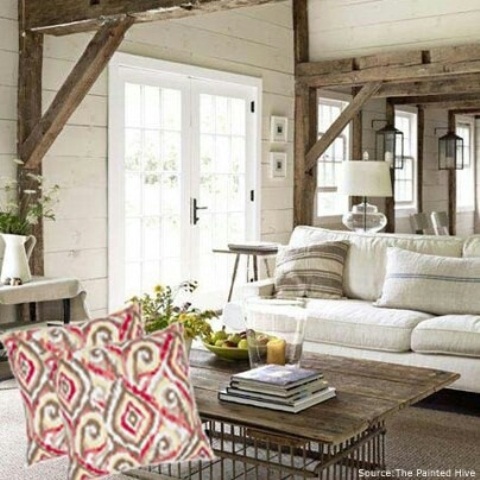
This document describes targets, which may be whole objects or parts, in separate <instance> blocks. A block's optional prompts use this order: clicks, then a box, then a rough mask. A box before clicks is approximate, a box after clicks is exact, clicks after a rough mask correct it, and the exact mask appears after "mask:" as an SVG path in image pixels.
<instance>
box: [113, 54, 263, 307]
mask: <svg viewBox="0 0 480 480" xmlns="http://www.w3.org/2000/svg"><path fill="white" fill-rule="evenodd" d="M175 76H177V78H178V79H179V80H180V79H182V80H183V79H185V78H186V77H187V78H191V79H197V80H200V81H207V82H215V81H217V82H226V83H230V84H238V85H239V86H242V87H251V88H252V99H253V101H254V102H255V109H256V115H255V118H254V122H255V124H254V126H253V131H254V132H255V135H256V138H255V140H254V148H253V150H254V158H252V167H251V176H252V178H250V183H249V189H250V190H254V191H255V202H254V205H253V206H252V209H253V212H254V214H253V216H254V220H253V221H252V222H251V223H250V225H251V228H252V230H253V231H251V232H250V236H251V237H252V239H257V238H258V239H259V238H260V233H261V163H262V162H261V159H262V157H261V152H262V123H263V122H262V92H263V88H262V85H263V83H262V79H261V78H257V77H251V76H246V75H241V74H235V73H229V72H225V71H219V70H211V69H208V68H204V67H197V66H193V65H186V64H181V63H174V62H168V61H164V60H158V59H153V58H147V57H139V56H136V55H131V54H126V53H116V54H115V55H114V56H113V58H112V60H111V61H110V64H109V68H108V128H107V130H108V152H107V165H108V168H107V170H108V189H107V190H108V227H107V232H108V233H107V235H108V308H109V311H113V310H116V309H118V308H120V307H121V306H122V304H123V303H124V302H125V301H126V300H127V299H126V298H122V296H123V289H122V288H118V280H115V279H121V281H122V282H123V275H124V267H123V263H122V262H123V258H122V262H119V261H118V258H119V255H121V254H122V253H124V251H125V238H124V232H125V229H124V215H123V210H122V209H119V208H118V205H123V204H124V203H125V198H124V189H123V182H122V180H121V178H122V176H123V175H124V169H123V165H122V163H121V162H120V161H115V159H120V158H123V154H124V151H125V144H124V133H123V127H124V122H123V120H121V119H122V118H123V116H124V114H125V102H124V95H123V85H124V83H125V82H127V81H128V79H129V77H134V78H135V77H136V78H137V81H139V79H141V82H142V83H143V82H144V83H145V84H149V83H157V84H158V80H159V79H161V78H162V77H164V78H165V79H166V80H167V79H170V80H172V79H174V78H175ZM155 79H156V82H155ZM188 103H191V99H190V98H189V99H188ZM184 105H185V102H184ZM182 143H185V142H182Z"/></svg>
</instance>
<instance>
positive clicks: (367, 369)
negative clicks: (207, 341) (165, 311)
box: [137, 350, 459, 480]
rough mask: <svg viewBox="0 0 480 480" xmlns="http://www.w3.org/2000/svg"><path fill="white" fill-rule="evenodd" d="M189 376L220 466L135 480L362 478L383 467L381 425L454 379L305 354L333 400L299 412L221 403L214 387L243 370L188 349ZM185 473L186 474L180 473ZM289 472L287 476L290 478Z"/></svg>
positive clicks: (157, 472) (165, 470) (162, 471)
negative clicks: (334, 391) (363, 473)
mask: <svg viewBox="0 0 480 480" xmlns="http://www.w3.org/2000/svg"><path fill="white" fill-rule="evenodd" d="M190 364H191V366H192V368H191V377H192V380H193V384H194V386H195V395H196V399H197V404H198V408H199V411H200V414H201V416H202V418H203V419H204V420H205V427H206V431H207V433H208V434H209V435H210V438H211V440H212V445H213V448H214V450H215V453H216V454H217V455H218V457H219V459H220V460H219V461H218V462H213V463H211V464H204V465H203V467H200V466H198V465H189V466H188V467H186V466H184V467H177V466H175V467H174V466H170V467H168V466H167V467H161V468H155V469H153V470H151V473H150V474H146V475H147V476H145V477H142V475H141V474H140V473H139V472H137V473H139V477H140V478H179V477H183V478H198V479H211V480H215V479H218V480H223V479H230V478H248V479H250V478H252V479H270V478H272V479H275V478H279V479H280V478H286V477H288V478H319V479H323V478H326V479H335V478H342V479H348V478H352V479H353V478H359V477H358V474H359V470H360V469H384V468H385V456H384V454H385V434H386V429H385V420H387V419H388V418H389V417H391V416H392V415H394V414H395V413H397V412H398V411H399V410H401V409H403V408H406V407H408V406H410V405H413V404H415V403H416V402H418V401H420V400H422V399H423V398H425V397H428V396H429V395H431V394H432V393H434V392H436V391H438V390H440V389H442V388H444V387H446V386H447V385H450V384H451V383H452V382H454V381H455V380H456V379H458V378H459V375H458V374H456V373H449V372H444V371H440V370H431V369H426V368H416V367H407V366H402V365H395V364H390V363H383V362H374V361H367V360H355V359H351V358H344V357H334V356H327V355H315V354H306V355H304V358H303V359H302V366H305V367H311V368H316V369H319V370H320V371H322V372H323V373H324V376H325V378H326V379H327V380H328V381H329V382H330V384H331V385H333V386H334V387H336V389H337V397H336V398H334V399H331V400H328V401H327V402H325V403H323V404H320V405H317V406H314V407H311V408H309V409H307V410H304V411H303V412H301V413H298V414H290V413H283V412H278V411H273V410H266V409H261V408H256V407H251V406H243V405H238V404H229V403H221V402H219V401H218V400H217V392H218V390H219V388H220V387H221V386H223V385H225V384H227V383H228V381H229V378H230V375H231V374H232V373H234V372H239V371H243V370H247V369H248V363H247V362H239V363H229V362H226V361H223V360H220V359H218V358H217V357H215V356H213V355H212V354H211V353H209V352H204V351H201V350H192V352H191V356H190ZM185 469H187V470H185ZM289 475H290V476H289Z"/></svg>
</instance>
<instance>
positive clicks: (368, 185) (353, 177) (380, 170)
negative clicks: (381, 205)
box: [339, 160, 392, 233]
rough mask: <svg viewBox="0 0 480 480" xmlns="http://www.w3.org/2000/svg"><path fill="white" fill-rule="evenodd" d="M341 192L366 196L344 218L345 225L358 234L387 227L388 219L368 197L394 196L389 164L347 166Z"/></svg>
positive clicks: (374, 162)
mask: <svg viewBox="0 0 480 480" xmlns="http://www.w3.org/2000/svg"><path fill="white" fill-rule="evenodd" d="M339 192H340V193H343V194H345V195H350V196H355V197H363V201H362V203H360V204H358V205H354V206H353V207H352V211H351V212H348V213H346V214H345V215H344V216H343V217H342V222H343V224H344V225H345V226H346V227H347V228H349V229H350V230H354V231H356V232H371V233H375V232H379V231H380V230H381V229H382V228H384V227H385V226H386V225H387V217H386V216H385V215H384V214H383V213H381V212H379V211H378V208H377V207H376V206H375V205H370V204H369V203H367V197H391V196H392V181H391V178H390V166H389V164H388V163H387V162H383V161H371V160H358V161H348V162H344V163H343V177H342V181H341V183H340V188H339Z"/></svg>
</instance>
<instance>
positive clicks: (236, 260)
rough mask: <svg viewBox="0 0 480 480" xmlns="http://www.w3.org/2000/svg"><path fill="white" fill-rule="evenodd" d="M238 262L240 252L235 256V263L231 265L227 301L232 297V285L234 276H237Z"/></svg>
mask: <svg viewBox="0 0 480 480" xmlns="http://www.w3.org/2000/svg"><path fill="white" fill-rule="evenodd" d="M239 262H240V254H239V253H237V255H236V256H235V264H234V265H233V274H232V283H231V284H230V291H229V292H228V301H230V300H231V299H232V295H233V286H234V285H235V278H236V277H237V270H238V264H239Z"/></svg>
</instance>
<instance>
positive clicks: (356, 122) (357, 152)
mask: <svg viewBox="0 0 480 480" xmlns="http://www.w3.org/2000/svg"><path fill="white" fill-rule="evenodd" d="M359 91H360V88H359V87H353V88H352V94H353V96H354V97H355V96H356V95H357V94H358V92H359ZM362 134H363V114H362V110H359V111H358V112H357V114H356V115H355V116H354V117H353V120H352V160H362V158H363V141H362ZM361 202H362V197H350V207H351V206H352V205H356V204H358V203H361Z"/></svg>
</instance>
